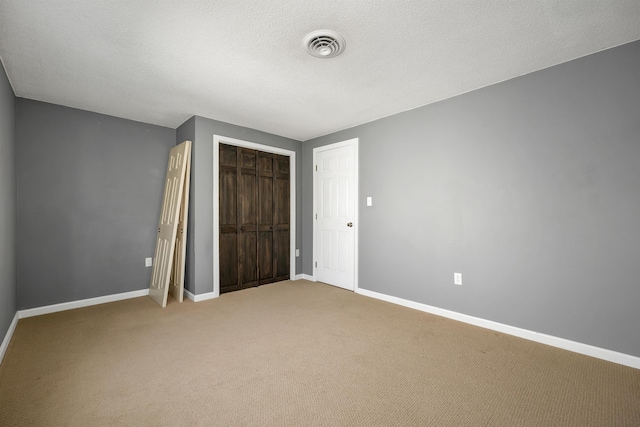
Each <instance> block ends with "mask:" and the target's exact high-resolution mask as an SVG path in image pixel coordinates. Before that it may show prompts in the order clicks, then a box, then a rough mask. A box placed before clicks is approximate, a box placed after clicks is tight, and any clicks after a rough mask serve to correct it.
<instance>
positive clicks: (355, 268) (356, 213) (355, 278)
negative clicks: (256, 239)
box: [311, 138, 360, 292]
mask: <svg viewBox="0 0 640 427" xmlns="http://www.w3.org/2000/svg"><path fill="white" fill-rule="evenodd" d="M359 143H360V139H359V138H352V139H348V140H346V141H341V142H336V143H333V144H328V145H323V146H321V147H316V148H314V149H313V164H312V165H311V167H312V169H314V171H313V211H312V212H311V221H312V223H313V242H312V248H311V253H312V259H311V263H312V264H311V266H312V268H313V270H312V271H313V275H312V276H311V280H312V281H314V282H315V281H316V280H317V277H316V266H315V262H316V242H317V240H316V239H317V238H318V237H317V230H316V228H317V227H316V221H315V219H314V217H315V214H316V212H317V201H316V199H317V197H318V194H317V189H316V184H317V183H316V173H315V165H316V164H317V158H316V157H317V155H318V153H320V152H322V151H328V150H333V149H336V148H342V147H347V146H353V149H354V159H353V160H354V163H355V165H354V170H355V173H354V175H355V198H356V200H355V202H356V203H355V210H354V216H355V218H354V222H355V223H356V226H355V229H354V230H353V231H354V236H353V238H354V239H355V242H354V252H355V253H354V256H353V263H354V265H353V291H354V292H355V291H357V290H358V289H359V286H358V264H360V263H359V255H358V254H359V251H358V241H359V240H360V239H359V232H358V230H359V229H360V221H359V219H360V214H359V204H360V202H359V199H360V184H359V181H360V169H359V164H360V162H359V154H358V153H359V151H358V146H359Z"/></svg>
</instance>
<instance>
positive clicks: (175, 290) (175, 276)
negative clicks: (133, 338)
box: [169, 141, 191, 302]
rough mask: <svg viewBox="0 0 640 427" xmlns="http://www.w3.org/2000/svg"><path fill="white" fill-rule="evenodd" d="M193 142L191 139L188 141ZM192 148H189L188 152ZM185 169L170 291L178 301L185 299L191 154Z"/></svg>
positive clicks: (188, 156)
mask: <svg viewBox="0 0 640 427" xmlns="http://www.w3.org/2000/svg"><path fill="white" fill-rule="evenodd" d="M186 142H187V143H188V144H191V141H186ZM190 151H191V150H190V149H189V151H188V152H190ZM185 160H186V162H187V164H186V167H185V170H184V187H183V189H182V203H181V204H180V215H179V216H178V234H177V235H176V247H175V249H174V254H173V268H172V270H171V279H170V280H169V293H170V294H171V296H172V297H173V299H175V300H176V301H179V302H182V300H183V299H184V272H185V261H186V258H187V221H188V218H189V187H190V184H191V156H190V155H189V154H187V156H186V159H185Z"/></svg>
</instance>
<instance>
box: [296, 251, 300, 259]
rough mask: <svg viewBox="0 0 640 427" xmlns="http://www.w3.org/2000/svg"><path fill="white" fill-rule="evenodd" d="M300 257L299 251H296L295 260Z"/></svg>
mask: <svg viewBox="0 0 640 427" xmlns="http://www.w3.org/2000/svg"><path fill="white" fill-rule="evenodd" d="M299 256H300V249H296V258H297V257H299Z"/></svg>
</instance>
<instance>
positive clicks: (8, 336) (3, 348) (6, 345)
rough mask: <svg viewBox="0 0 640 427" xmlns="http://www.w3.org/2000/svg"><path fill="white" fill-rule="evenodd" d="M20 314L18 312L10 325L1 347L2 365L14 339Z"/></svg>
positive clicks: (0, 359) (0, 362) (0, 357)
mask: <svg viewBox="0 0 640 427" xmlns="http://www.w3.org/2000/svg"><path fill="white" fill-rule="evenodd" d="M19 318H20V316H18V312H17V311H16V315H15V316H13V320H12V321H11V324H10V325H9V329H8V330H7V333H6V334H5V335H4V339H3V340H2V345H0V364H2V359H4V354H5V353H6V352H7V348H9V343H10V342H11V338H12V337H13V331H15V330H16V326H18V319H19Z"/></svg>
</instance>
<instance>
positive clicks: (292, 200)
mask: <svg viewBox="0 0 640 427" xmlns="http://www.w3.org/2000/svg"><path fill="white" fill-rule="evenodd" d="M221 143H222V144H228V145H235V146H236V147H244V148H250V149H252V150H259V151H264V152H267V153H273V154H281V155H284V156H289V160H290V162H289V180H290V181H289V184H290V189H289V206H290V213H289V240H290V243H289V258H290V259H289V279H290V280H295V278H296V152H295V151H291V150H285V149H284V148H277V147H271V146H270V145H262V144H257V143H255V142H249V141H243V140H241V139H235V138H228V137H226V136H221V135H213V297H214V298H217V297H219V296H220V195H219V193H220V159H219V155H220V153H219V151H220V144H221Z"/></svg>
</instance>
